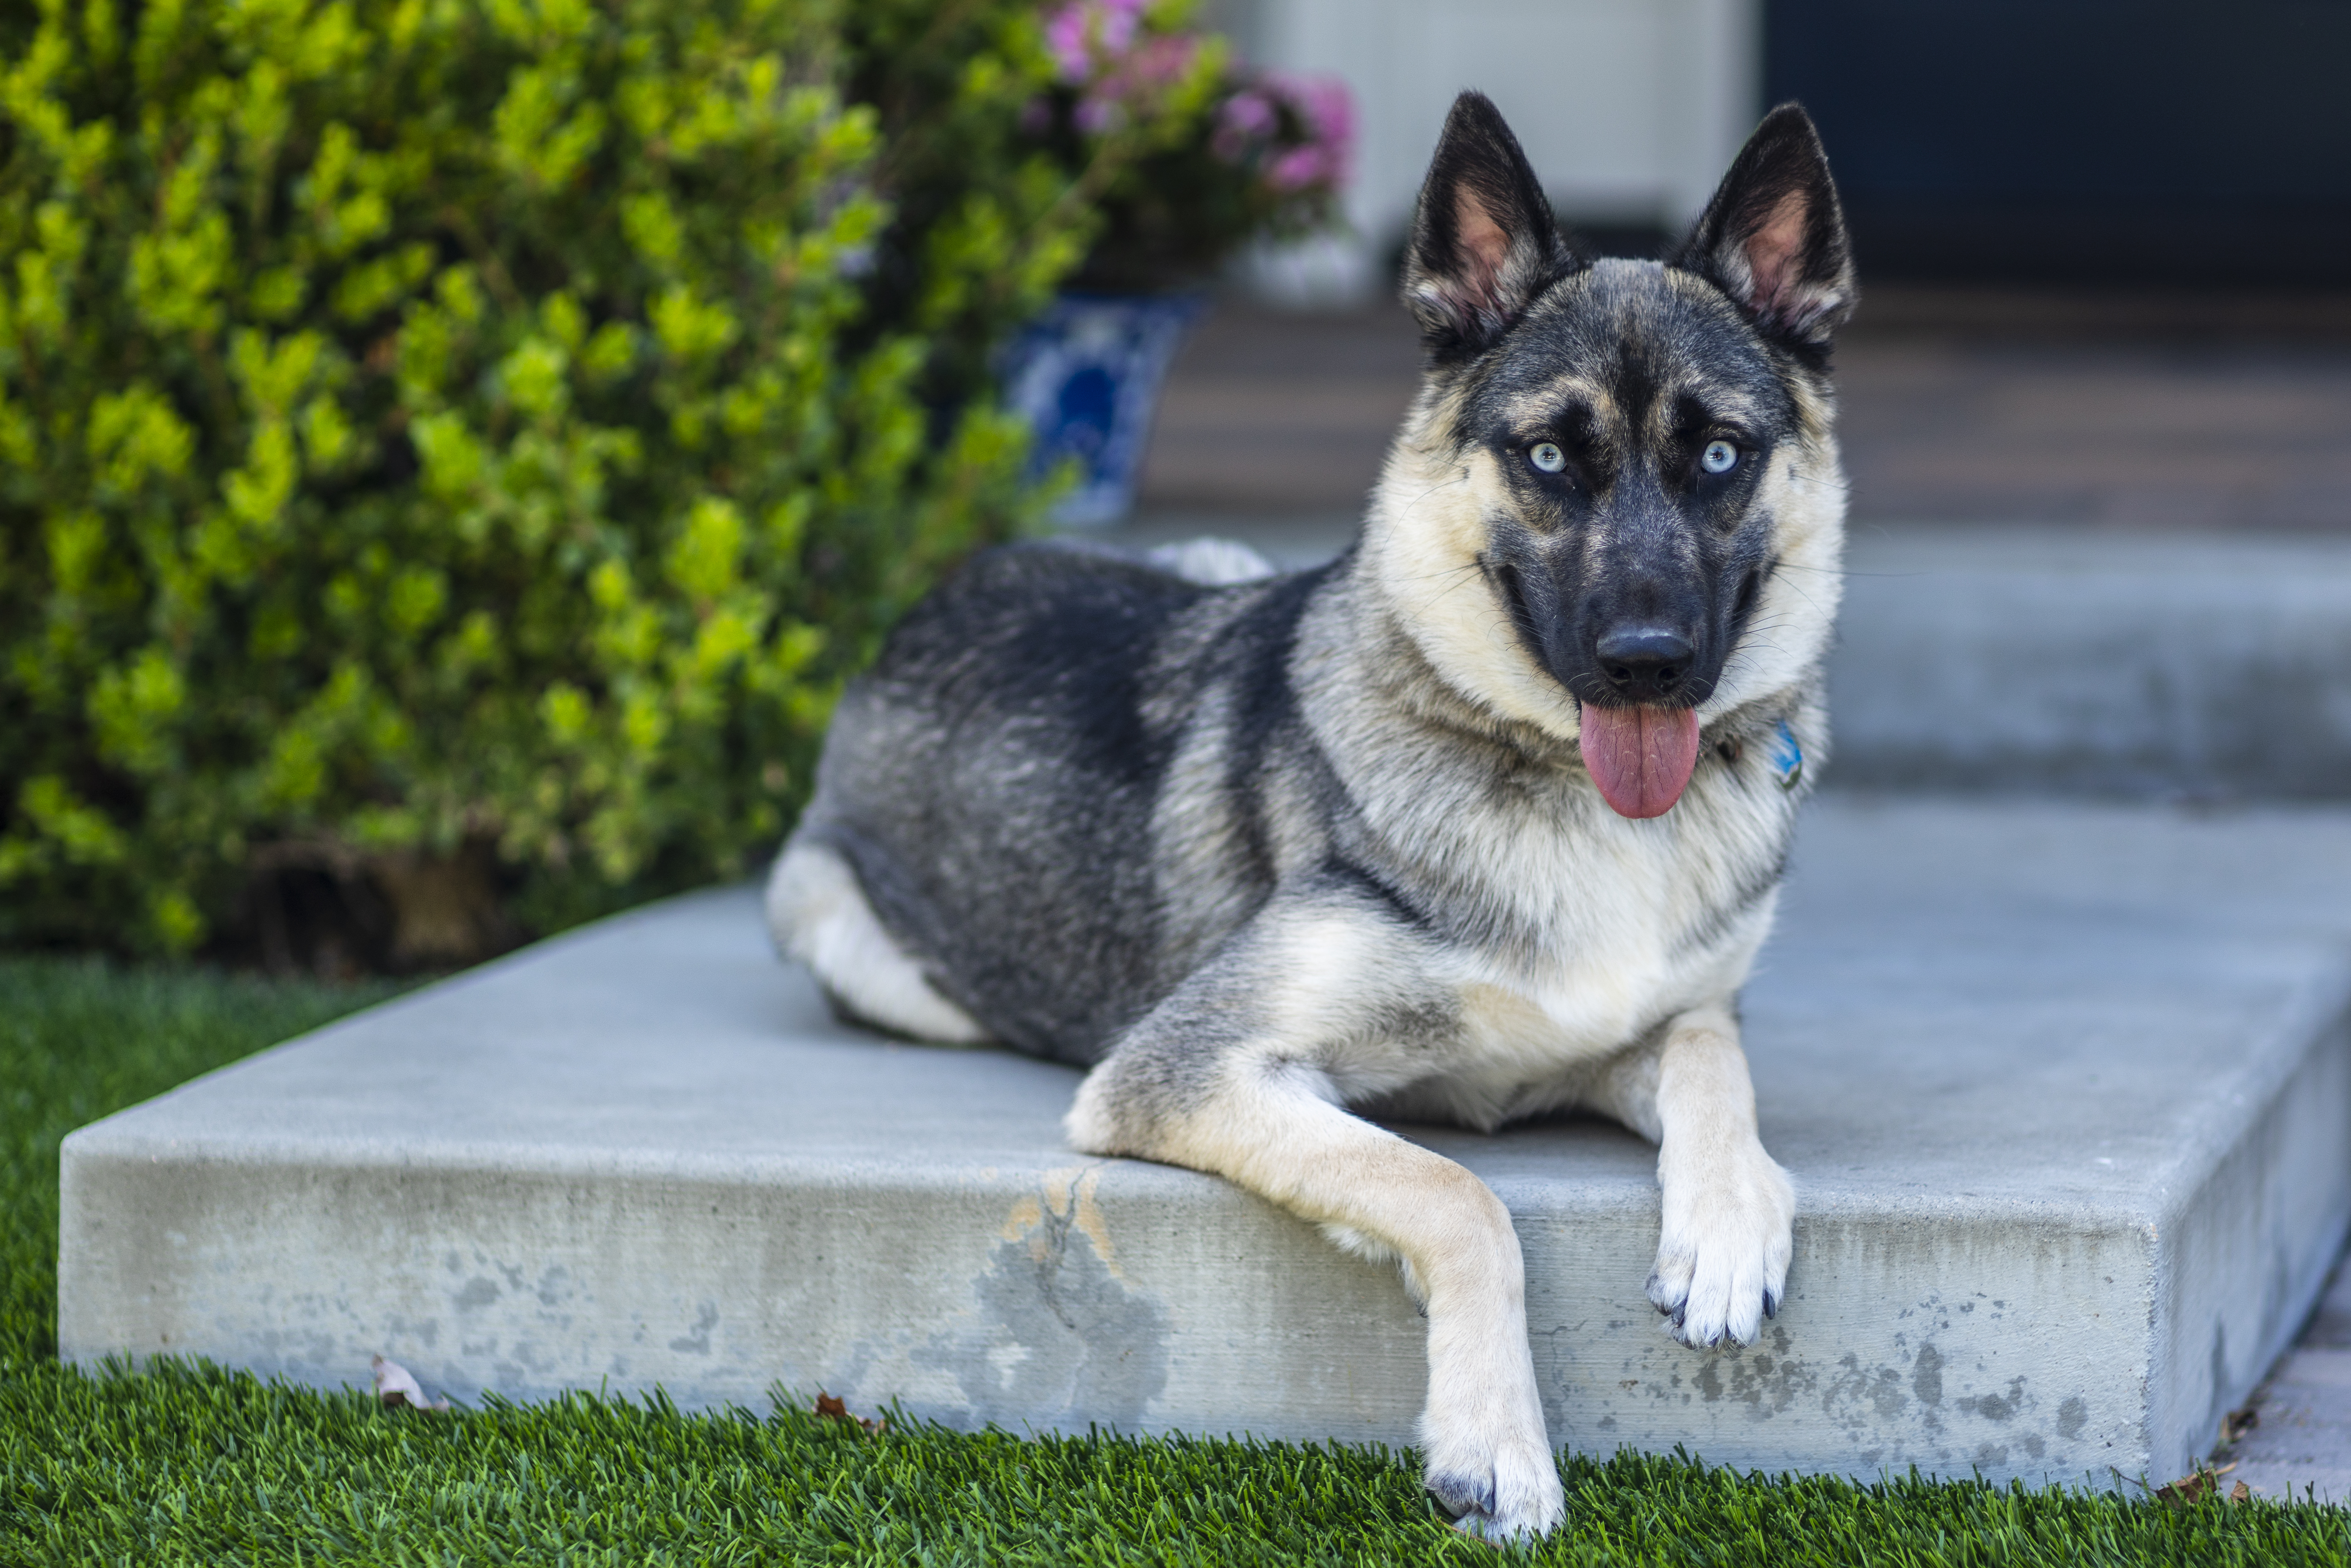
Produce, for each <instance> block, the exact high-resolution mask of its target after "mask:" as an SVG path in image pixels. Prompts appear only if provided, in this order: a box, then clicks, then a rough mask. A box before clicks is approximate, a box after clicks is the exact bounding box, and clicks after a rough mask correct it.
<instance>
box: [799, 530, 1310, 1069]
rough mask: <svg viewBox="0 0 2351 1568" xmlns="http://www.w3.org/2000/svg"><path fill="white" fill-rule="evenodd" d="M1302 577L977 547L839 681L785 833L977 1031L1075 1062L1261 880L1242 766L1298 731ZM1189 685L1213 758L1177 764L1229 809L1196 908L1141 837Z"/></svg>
mask: <svg viewBox="0 0 2351 1568" xmlns="http://www.w3.org/2000/svg"><path fill="white" fill-rule="evenodd" d="M1324 575H1325V573H1324V572H1322V571H1314V572H1304V573H1299V574H1296V575H1293V576H1290V577H1284V578H1276V579H1271V580H1263V581H1259V582H1251V583H1247V584H1243V585H1239V586H1235V587H1224V588H1207V587H1203V586H1201V585H1199V584H1197V583H1196V582H1193V581H1189V580H1186V579H1185V578H1182V577H1179V576H1175V575H1174V574H1171V573H1169V572H1165V571H1161V570H1156V569H1155V568H1153V567H1151V566H1147V565H1144V564H1141V563H1138V562H1133V561H1128V560H1124V559H1117V558H1114V557H1110V556H1105V555H1101V554H1096V553H1093V552H1087V551H1080V550H1077V549H1061V548H1056V547H1051V546H1012V547H1008V548H1006V549H998V550H992V551H989V552H987V553H986V554H983V555H981V556H979V557H978V558H977V559H974V560H973V561H972V562H971V564H970V565H968V566H967V567H966V568H965V569H964V570H962V571H960V572H959V573H957V574H956V576H955V577H954V578H953V579H951V580H949V581H948V582H947V583H946V585H945V586H944V587H942V588H941V589H940V590H939V591H937V592H936V593H935V594H933V595H932V596H931V597H930V598H929V599H927V600H925V601H924V602H923V604H922V605H921V606H920V607H918V608H917V609H916V610H915V611H914V612H913V613H911V614H910V615H909V616H908V617H907V618H906V620H905V621H904V622H902V623H901V624H900V625H899V627H898V628H897V629H896V631H895V632H893V634H892V636H891V638H890V640H889V643H888V644H887V646H886V647H885V648H884V650H883V654H882V657H881V658H880V660H879V661H877V662H876V664H874V666H873V668H872V670H871V671H869V672H868V673H866V674H864V675H862V676H861V677H860V678H859V679H858V680H856V681H855V682H853V683H852V685H850V687H849V689H848V690H847V691H846V692H845V693H844V694H843V695H842V697H841V706H840V708H839V711H838V712H837V713H836V715H835V716H834V718H833V722H832V728H831V734H830V735H829V737H827V742H826V747H825V753H824V760H823V764H822V766H821V768H820V772H819V775H818V780H817V793H816V798H815V800H813V801H812V802H811V803H810V808H809V810H808V813H807V816H806V817H805V819H804V821H803V823H802V826H801V828H800V831H799V833H798V834H797V835H796V836H795V845H796V846H799V847H803V848H806V849H809V850H811V851H821V852H831V854H834V855H837V856H838V857H839V858H840V860H841V861H842V862H846V864H847V866H848V867H849V868H850V869H851V870H852V872H853V873H854V875H855V878H856V881H857V883H858V884H859V885H860V886H861V887H862V891H863V894H864V895H865V897H866V898H867V900H869V901H870V904H871V906H872V912H873V914H874V915H876V916H878V918H879V921H880V924H881V925H882V927H883V931H884V932H885V933H886V934H887V935H888V936H889V937H890V939H891V940H892V942H893V945H894V946H896V947H897V948H898V950H899V951H900V952H901V953H903V954H904V956H905V957H906V958H907V959H908V960H909V961H911V962H912V963H913V964H914V966H915V967H917V968H918V969H919V970H920V971H921V972H922V973H923V975H924V976H925V978H926V980H927V982H928V984H929V985H930V986H931V987H932V988H934V989H935V991H936V992H937V993H938V994H939V995H940V996H941V997H943V998H946V999H947V1000H948V1001H950V1002H951V1003H952V1004H953V1005H954V1006H955V1007H956V1008H957V1009H961V1010H962V1011H963V1012H965V1013H966V1014H967V1015H968V1016H969V1017H971V1018H972V1019H977V1020H985V1022H984V1024H982V1025H981V1026H980V1027H981V1029H982V1030H983V1031H984V1032H985V1033H986V1034H987V1036H988V1037H989V1038H993V1039H996V1040H1002V1041H1003V1042H1004V1043H1006V1044H1009V1045H1013V1046H1017V1047H1019V1049H1021V1050H1024V1051H1031V1052H1034V1053H1036V1054H1039V1055H1044V1056H1052V1057H1058V1058H1060V1059H1061V1060H1064V1061H1073V1062H1079V1063H1091V1062H1092V1061H1096V1060H1098V1059H1099V1058H1100V1057H1101V1055H1102V1051H1103V1050H1104V1049H1105V1048H1106V1047H1107V1045H1108V1044H1109V1042H1110V1041H1111V1040H1113V1038H1114V1037H1115V1036H1116V1034H1117V1032H1118V1031H1119V1030H1121V1029H1123V1028H1124V1027H1125V1026H1126V1025H1127V1024H1129V1023H1131V1022H1133V1021H1134V1019H1135V1018H1137V1017H1139V1016H1141V1015H1142V1014H1143V1013H1144V1011H1146V1010H1148V1009H1150V1008H1151V1006H1152V1005H1153V1004H1154V1003H1155V1002H1156V1001H1158V999H1159V998H1161V997H1162V996H1164V995H1165V993H1166V991H1167V990H1168V988H1170V987H1172V986H1173V985H1174V984H1175V981H1176V980H1178V979H1180V978H1181V977H1183V975H1184V974H1186V972H1188V970H1189V969H1190V968H1191V967H1193V966H1194V965H1195V964H1196V962H1197V960H1198V957H1199V956H1200V955H1201V952H1202V950H1203V948H1204V946H1212V945H1213V943H1214V942H1215V941H1216V940H1217V939H1220V938H1221V937H1222V936H1224V935H1225V933H1226V932H1228V930H1229V929H1230V928H1231V927H1232V926H1233V925H1238V923H1239V922H1240V921H1242V920H1244V919H1246V918H1247V917H1248V916H1249V915H1250V914H1252V913H1253V912H1254V911H1255V908H1256V906H1257V905H1258V904H1259V903H1262V901H1263V899H1264V897H1265V895H1266V894H1267V893H1268V892H1270V889H1271V887H1272V885H1273V879H1274V874H1275V867H1274V865H1273V864H1272V863H1271V857H1270V847H1269V846H1268V845H1266V844H1265V843H1263V842H1262V838H1263V835H1262V834H1261V833H1252V831H1250V824H1249V821H1247V819H1251V818H1253V817H1254V816H1255V814H1256V813H1255V812H1254V810H1252V804H1253V802H1252V800H1251V799H1250V797H1251V794H1252V790H1251V787H1250V781H1251V779H1253V778H1254V777H1256V776H1257V775H1259V773H1261V772H1262V771H1263V767H1264V764H1265V762H1266V760H1267V755H1268V753H1269V751H1270V750H1273V749H1280V750H1285V751H1291V750H1295V749H1296V748H1298V747H1302V746H1306V745H1307V743H1306V742H1305V740H1304V737H1303V736H1302V735H1301V733H1300V731H1299V727H1298V721H1297V715H1296V712H1295V708H1294V706H1293V705H1292V703H1291V699H1290V688H1289V685H1288V683H1287V680H1286V678H1285V671H1284V668H1283V665H1284V663H1285V660H1286V658H1287V656H1288V653H1289V652H1290V645H1291V643H1292V641H1293V638H1294V635H1295V630H1296V626H1297V622H1298V616H1299V612H1300V611H1301V607H1302V606H1303V605H1304V603H1305V602H1306V601H1307V598H1308V596H1309V594H1310V593H1311V591H1312V590H1313V588H1314V587H1315V585H1316V584H1317V583H1318V582H1320V581H1321V580H1322V578H1323V577H1324ZM1204 705H1205V706H1208V707H1211V708H1214V709H1216V710H1217V712H1218V714H1219V716H1220V717H1221V719H1222V733H1221V735H1220V737H1219V745H1218V748H1217V749H1218V752H1219V759H1220V762H1221V764H1222V771H1223V772H1224V774H1225V777H1224V778H1221V779H1216V780H1199V779H1195V780H1192V781H1191V782H1192V783H1193V784H1194V785H1195V787H1197V786H1200V785H1207V786H1208V787H1209V788H1210V789H1211V790H1212V792H1213V793H1215V794H1216V795H1217V796H1218V797H1220V798H1221V807H1220V809H1221V810H1222V812H1223V814H1225V815H1228V816H1232V817H1238V818H1239V819H1243V821H1237V822H1234V823H1232V824H1231V825H1232V826H1234V827H1238V830H1239V831H1238V832H1217V833H1211V834H1210V835H1208V836H1209V837H1211V838H1213V839H1215V840H1217V841H1218V842H1219V843H1220V845H1221V846H1222V848H1221V854H1220V858H1222V859H1224V860H1226V861H1227V862H1228V863H1227V864H1225V865H1223V866H1221V867H1220V868H1218V869H1219V870H1220V871H1221V873H1222V875H1221V876H1220V877H1218V878H1217V879H1215V883H1214V885H1216V886H1217V887H1218V888H1219V889H1220V890H1222V893H1223V896H1222V897H1221V898H1220V900H1219V904H1221V907H1220V908H1219V909H1217V910H1215V911H1207V912H1204V911H1202V910H1200V909H1198V908H1196V907H1195V906H1194V902H1193V901H1195V900H1196V894H1197V891H1198V887H1197V885H1193V886H1186V887H1165V886H1162V885H1160V883H1161V877H1160V874H1159V873H1160V862H1161V856H1160V854H1159V853H1158V852H1157V850H1158V849H1160V848H1162V847H1164V840H1165V835H1166V833H1167V831H1168V824H1167V822H1166V821H1165V816H1166V813H1165V799H1166V793H1167V791H1166V784H1167V778H1166V775H1167V772H1168V769H1169V768H1170V767H1171V766H1173V765H1175V764H1176V763H1177V759H1178V758H1179V755H1180V753H1181V751H1182V748H1183V742H1184V737H1185V735H1186V730H1187V728H1188V727H1190V726H1191V725H1192V723H1193V721H1194V720H1195V718H1196V716H1197V715H1198V714H1199V712H1200V710H1201V708H1202V707H1203V706H1204ZM784 913H785V912H778V914H779V915H782V914H784ZM1204 916H1205V917H1204ZM797 918H798V919H799V920H800V921H801V922H802V923H805V921H806V919H807V916H806V915H805V914H802V915H799V916H797ZM778 923H779V925H786V926H788V927H789V925H790V924H791V920H790V919H783V920H779V922H778ZM778 935H779V936H782V937H784V939H785V940H786V942H787V945H788V946H789V942H790V940H791V932H790V931H789V929H787V930H782V931H779V933H778ZM819 969H820V973H824V972H825V967H824V966H820V967H819ZM826 977H827V979H828V980H829V981H830V980H832V979H833V978H834V977H833V976H832V975H830V974H828V975H827V976H826ZM853 988H854V987H853V984H852V985H851V986H836V987H835V1000H836V1002H837V1003H838V1004H840V1005H842V1006H843V1007H844V1009H845V1010H847V1011H850V1012H851V1013H852V1014H854V1015H856V1016H860V1017H865V1018H867V1019H869V1021H873V1022H878V1023H882V1024H884V1025H888V1026H891V1027H895V1028H900V1029H902V1030H904V1031H905V1032H914V1033H922V1032H929V1031H925V1030H917V1029H909V1028H908V1027H907V1023H908V1022H909V1021H911V1020H900V1019H893V1018H890V1017H887V1016H883V1017H873V1016H872V1013H873V1010H874V1009H871V1008H869V1007H863V1006H861V1005H860V1003H859V999H858V998H856V997H855V996H853V995H850V994H847V993H848V992H850V991H852V990H853Z"/></svg>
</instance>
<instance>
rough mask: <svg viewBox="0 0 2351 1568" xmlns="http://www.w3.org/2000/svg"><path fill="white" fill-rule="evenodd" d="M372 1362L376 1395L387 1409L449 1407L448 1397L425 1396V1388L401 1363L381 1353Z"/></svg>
mask: <svg viewBox="0 0 2351 1568" xmlns="http://www.w3.org/2000/svg"><path fill="white" fill-rule="evenodd" d="M371 1365H372V1366H373V1367H374V1368H375V1396H376V1398H377V1399H378V1400H380V1401H381V1402H382V1405H383V1407H384V1408H385V1409H387V1410H398V1409H400V1408H402V1406H405V1407H407V1408H409V1409H412V1410H446V1409H447V1408H449V1402H448V1401H447V1400H446V1399H427V1398H425V1397H424V1390H423V1387H422V1386H420V1385H418V1383H417V1381H416V1379H415V1377H414V1376H413V1375H412V1374H411V1373H410V1372H409V1370H408V1368H406V1367H404V1366H402V1365H401V1364H400V1363H398V1362H396V1361H386V1360H385V1359H384V1358H383V1357H381V1356H380V1355H379V1356H377V1357H376V1358H375V1360H374V1361H373V1362H372V1363H371Z"/></svg>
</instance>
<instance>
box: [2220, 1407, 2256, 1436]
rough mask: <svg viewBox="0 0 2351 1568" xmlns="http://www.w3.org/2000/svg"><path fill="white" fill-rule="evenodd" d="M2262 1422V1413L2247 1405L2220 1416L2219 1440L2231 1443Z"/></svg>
mask: <svg viewBox="0 0 2351 1568" xmlns="http://www.w3.org/2000/svg"><path fill="white" fill-rule="evenodd" d="M2261 1424H2262V1413H2261V1412H2260V1411H2258V1410H2256V1409H2254V1408H2253V1407H2252V1406H2250V1405H2248V1406H2245V1407H2244V1408H2243V1409H2241V1410H2231V1411H2230V1412H2229V1413H2228V1414H2227V1415H2226V1416H2221V1417H2220V1441H2221V1442H2223V1443H2233V1442H2235V1441H2236V1440H2237V1439H2238V1438H2240V1437H2243V1436H2244V1435H2245V1434H2246V1433H2248V1432H2250V1431H2252V1429H2253V1428H2254V1427H2258V1426H2260V1425H2261Z"/></svg>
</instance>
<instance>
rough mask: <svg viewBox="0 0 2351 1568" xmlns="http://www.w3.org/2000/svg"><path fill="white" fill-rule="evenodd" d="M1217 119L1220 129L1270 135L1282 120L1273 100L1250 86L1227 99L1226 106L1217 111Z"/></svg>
mask: <svg viewBox="0 0 2351 1568" xmlns="http://www.w3.org/2000/svg"><path fill="white" fill-rule="evenodd" d="M1217 123H1218V126H1219V128H1220V129H1223V130H1227V131H1232V132H1233V133H1234V134H1235V135H1237V136H1265V135H1269V134H1270V133H1271V132H1272V131H1273V128H1274V127H1275V126H1276V125H1277V124H1279V123H1280V117H1279V116H1278V115H1277V114H1276V113H1275V112H1274V108H1273V104H1272V102H1271V100H1270V99H1268V98H1267V97H1266V96H1265V94H1263V93H1261V92H1259V91H1257V90H1255V89H1250V88H1244V89H1241V90H1240V91H1238V92H1237V93H1235V94H1233V96H1232V97H1230V98H1228V99H1225V102H1224V107H1223V108H1221V109H1219V110H1217Z"/></svg>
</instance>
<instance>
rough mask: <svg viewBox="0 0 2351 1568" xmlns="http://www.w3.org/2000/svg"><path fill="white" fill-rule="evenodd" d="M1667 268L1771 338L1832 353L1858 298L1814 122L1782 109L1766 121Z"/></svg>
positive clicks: (1786, 106)
mask: <svg viewBox="0 0 2351 1568" xmlns="http://www.w3.org/2000/svg"><path fill="white" fill-rule="evenodd" d="M1671 264H1672V265H1673V266H1675V267H1681V268H1683V269H1685V270H1687V271H1690V272H1695V273H1697V274H1698V275H1699V276H1700V277H1705V278H1707V279H1708V280H1709V281H1711V282H1712V283H1713V284H1714V285H1715V286H1716V287H1719V288H1720V289H1721V290H1722V291H1723V292H1724V293H1725V294H1728V295H1729V296H1730V298H1733V299H1735V300H1737V301H1738V302H1739V303H1740V304H1741V305H1743V306H1745V307H1746V308H1747V309H1748V311H1749V313H1750V315H1752V316H1753V317H1754V319H1755V323H1756V325H1757V326H1759V327H1761V329H1763V330H1764V331H1765V332H1766V333H1769V334H1771V335H1772V336H1774V337H1778V338H1782V339H1784V340H1788V341H1789V342H1791V343H1793V344H1795V345H1797V346H1798V347H1801V348H1807V349H1825V348H1827V347H1828V343H1829V340H1830V339H1831V338H1832V337H1833V336H1834V335H1835V332H1836V329H1838V328H1839V327H1841V326H1843V325H1844V320H1845V318H1846V317H1848V316H1850V315H1852V314H1853V306H1854V300H1855V294H1856V291H1855V287H1854V280H1853V247H1852V246H1850V245H1849V244H1848V243H1847V242H1846V239H1845V232H1844V209H1843V208H1841V207H1840V206H1838V204H1837V193H1836V185H1835V183H1834V182H1833V181H1832V180H1830V178H1829V160H1828V154H1827V153H1825V152H1823V151H1822V150H1821V136H1820V132H1819V131H1815V130H1813V120H1812V116H1810V115H1808V114H1806V113H1805V112H1804V111H1803V110H1802V108H1801V107H1799V106H1798V105H1796V104H1793V103H1783V104H1782V105H1781V106H1780V107H1779V108H1777V109H1775V110H1772V111H1771V113H1769V114H1767V115H1765V116H1764V117H1763V123H1762V124H1761V125H1759V126H1757V127H1756V128H1755V134H1754V135H1752V136H1750V137H1749V138H1748V139H1747V145H1746V146H1744V147H1742V148H1740V151H1739V156H1738V158H1737V159H1736V160H1734V161H1733V162H1732V163H1731V165H1730V172H1729V173H1728V174H1725V175H1724V176H1723V177H1722V184H1721V186H1720V188H1719V189H1718V190H1717V191H1716V192H1715V193H1714V200H1712V201H1711V202H1708V204H1707V206H1706V213H1705V214H1704V215H1703V216H1701V217H1700V218H1699V219H1698V225H1697V226H1696V227H1694V228H1692V229H1691V230H1690V234H1689V237H1688V238H1687V239H1686V240H1684V241H1683V242H1682V245H1681V248H1680V249H1679V250H1678V251H1677V252H1676V253H1675V255H1674V256H1673V258H1672V263H1671Z"/></svg>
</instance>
